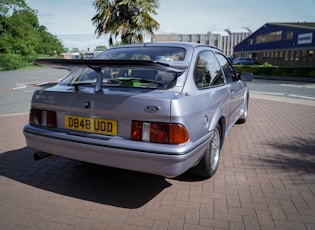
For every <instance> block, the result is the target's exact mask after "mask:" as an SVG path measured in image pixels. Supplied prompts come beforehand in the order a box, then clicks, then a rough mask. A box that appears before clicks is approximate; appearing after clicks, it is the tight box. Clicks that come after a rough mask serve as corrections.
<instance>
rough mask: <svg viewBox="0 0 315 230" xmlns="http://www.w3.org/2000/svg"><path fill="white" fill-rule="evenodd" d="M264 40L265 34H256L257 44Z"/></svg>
mask: <svg viewBox="0 0 315 230" xmlns="http://www.w3.org/2000/svg"><path fill="white" fill-rule="evenodd" d="M262 42H263V35H257V36H256V44H260V43H262Z"/></svg>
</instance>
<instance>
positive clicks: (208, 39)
mask: <svg viewBox="0 0 315 230" xmlns="http://www.w3.org/2000/svg"><path fill="white" fill-rule="evenodd" d="M209 44H210V34H206V45H209Z"/></svg>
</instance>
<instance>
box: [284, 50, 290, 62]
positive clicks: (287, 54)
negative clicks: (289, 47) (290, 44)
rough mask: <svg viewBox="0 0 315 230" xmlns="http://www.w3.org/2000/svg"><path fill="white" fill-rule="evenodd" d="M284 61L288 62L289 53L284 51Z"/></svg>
mask: <svg viewBox="0 0 315 230" xmlns="http://www.w3.org/2000/svg"><path fill="white" fill-rule="evenodd" d="M284 60H286V61H287V60H289V51H285V53H284Z"/></svg>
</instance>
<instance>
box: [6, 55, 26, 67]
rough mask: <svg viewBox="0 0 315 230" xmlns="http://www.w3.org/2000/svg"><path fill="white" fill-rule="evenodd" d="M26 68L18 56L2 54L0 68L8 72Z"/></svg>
mask: <svg viewBox="0 0 315 230" xmlns="http://www.w3.org/2000/svg"><path fill="white" fill-rule="evenodd" d="M23 66H25V63H24V61H23V59H22V57H21V55H18V54H0V68H1V69H3V70H5V71H7V70H14V69H18V68H21V67H23Z"/></svg>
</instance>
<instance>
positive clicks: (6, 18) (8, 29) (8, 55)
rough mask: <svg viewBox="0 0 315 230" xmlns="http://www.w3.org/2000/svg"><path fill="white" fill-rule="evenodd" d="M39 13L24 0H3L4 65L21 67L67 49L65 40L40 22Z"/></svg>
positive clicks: (0, 56) (0, 42) (0, 40)
mask: <svg viewBox="0 0 315 230" xmlns="http://www.w3.org/2000/svg"><path fill="white" fill-rule="evenodd" d="M36 14H37V12H36V11H35V10H33V9H31V8H30V7H29V6H28V5H27V4H26V3H25V1H24V0H0V60H1V63H0V65H1V66H0V68H1V67H2V68H5V69H6V68H18V66H19V65H20V67H21V66H23V65H27V64H28V63H31V62H32V61H33V60H34V58H36V57H37V56H38V55H43V54H44V55H53V54H55V53H56V52H57V53H61V52H63V50H64V48H63V45H62V43H61V41H60V40H59V39H58V38H57V37H56V36H54V35H52V34H50V33H49V32H48V31H47V28H46V27H45V26H42V25H40V24H39V21H38V18H37V15H36ZM8 62H12V63H8ZM4 66H5V67H4Z"/></svg>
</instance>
